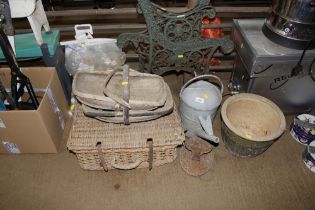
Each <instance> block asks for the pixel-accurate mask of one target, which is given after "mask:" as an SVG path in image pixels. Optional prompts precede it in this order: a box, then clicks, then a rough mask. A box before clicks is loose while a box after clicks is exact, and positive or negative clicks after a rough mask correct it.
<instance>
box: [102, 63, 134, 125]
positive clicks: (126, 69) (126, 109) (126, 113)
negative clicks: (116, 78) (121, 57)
mask: <svg viewBox="0 0 315 210" xmlns="http://www.w3.org/2000/svg"><path fill="white" fill-rule="evenodd" d="M121 70H122V71H123V75H122V77H123V81H122V82H121V85H122V86H123V98H120V97H119V96H117V95H116V94H114V93H112V92H111V91H110V90H109V89H108V88H107V85H108V83H109V81H110V79H111V78H112V76H113V75H114V74H115V73H116V72H117V71H121ZM103 92H104V94H105V95H106V96H108V97H109V98H111V99H113V100H114V101H116V102H117V103H119V104H121V105H122V106H123V118H124V124H125V125H129V109H130V108H131V107H130V105H129V66H128V65H124V66H123V68H122V69H121V68H116V69H114V70H113V71H112V72H110V73H109V74H108V76H107V77H106V78H105V88H104V91H103Z"/></svg>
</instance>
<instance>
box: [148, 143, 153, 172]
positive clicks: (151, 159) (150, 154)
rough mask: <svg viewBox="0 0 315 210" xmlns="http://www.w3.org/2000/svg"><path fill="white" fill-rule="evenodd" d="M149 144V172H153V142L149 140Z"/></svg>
mask: <svg viewBox="0 0 315 210" xmlns="http://www.w3.org/2000/svg"><path fill="white" fill-rule="evenodd" d="M147 143H148V144H149V154H148V162H149V170H151V169H152V167H153V140H152V139H148V140H147Z"/></svg>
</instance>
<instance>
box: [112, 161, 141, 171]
mask: <svg viewBox="0 0 315 210" xmlns="http://www.w3.org/2000/svg"><path fill="white" fill-rule="evenodd" d="M142 162H143V161H142V160H137V161H136V162H134V163H129V164H117V163H115V158H114V159H113V161H112V162H111V165H112V166H113V167H114V168H116V169H122V170H129V169H134V168H137V167H138V166H139V165H140V164H141V163H142Z"/></svg>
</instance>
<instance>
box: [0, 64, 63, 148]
mask: <svg viewBox="0 0 315 210" xmlns="http://www.w3.org/2000/svg"><path fill="white" fill-rule="evenodd" d="M22 71H23V73H24V74H25V75H26V76H28V77H29V79H30V81H31V83H32V85H33V88H34V91H35V93H36V95H41V96H42V97H38V99H39V100H40V105H39V107H38V109H37V110H10V111H0V144H1V145H0V153H7V154H19V153H56V152H57V151H58V147H59V144H60V141H61V140H62V136H63V131H64V125H65V123H66V121H67V120H68V105H67V102H66V99H65V96H64V93H63V90H62V87H61V85H60V81H59V79H58V76H57V73H56V70H55V69H54V68H51V67H38V68H23V70H22ZM0 79H1V80H2V82H3V84H4V85H5V86H6V87H10V80H11V75H10V69H0Z"/></svg>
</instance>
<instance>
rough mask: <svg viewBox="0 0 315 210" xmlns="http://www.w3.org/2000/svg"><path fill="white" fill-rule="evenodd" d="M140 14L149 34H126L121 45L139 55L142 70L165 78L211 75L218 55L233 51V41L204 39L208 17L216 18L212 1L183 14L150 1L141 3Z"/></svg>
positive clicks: (120, 36)
mask: <svg viewBox="0 0 315 210" xmlns="http://www.w3.org/2000/svg"><path fill="white" fill-rule="evenodd" d="M137 11H138V13H140V14H143V15H144V18H145V21H146V24H147V30H145V31H143V32H140V33H123V34H121V35H119V37H118V39H117V44H118V46H119V47H121V48H124V47H127V46H128V45H129V44H131V45H132V46H133V47H134V48H135V50H136V52H137V53H138V54H139V61H140V70H141V71H144V72H149V73H154V74H159V75H162V74H164V73H165V72H168V71H174V70H175V71H187V72H193V71H196V72H197V73H198V74H203V73H208V72H209V64H210V60H211V58H212V56H213V54H214V52H216V51H217V49H219V48H220V49H221V50H222V52H223V53H230V52H232V51H233V42H232V41H231V40H229V39H224V38H216V39H205V38H203V37H201V33H200V30H201V26H202V20H203V18H204V17H208V18H210V19H211V18H214V17H215V14H216V13H215V10H214V8H213V7H210V6H209V1H208V0H200V1H199V2H198V4H197V5H196V6H195V7H194V8H192V9H191V10H188V11H186V12H183V13H175V12H169V11H167V10H165V9H164V8H162V7H160V6H158V5H156V4H154V3H152V2H151V1H150V0H138V6H137Z"/></svg>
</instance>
